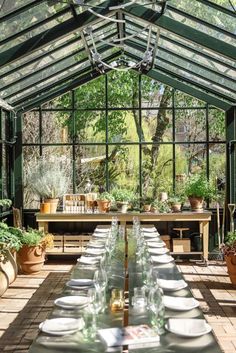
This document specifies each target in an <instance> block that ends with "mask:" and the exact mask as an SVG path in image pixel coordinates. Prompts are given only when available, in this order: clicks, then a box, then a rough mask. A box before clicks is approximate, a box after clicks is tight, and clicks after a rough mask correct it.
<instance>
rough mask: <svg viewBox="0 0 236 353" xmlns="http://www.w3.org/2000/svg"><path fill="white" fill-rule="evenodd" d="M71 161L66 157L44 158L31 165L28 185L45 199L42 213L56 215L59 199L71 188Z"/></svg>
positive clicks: (41, 208) (41, 209) (28, 173)
mask: <svg viewBox="0 0 236 353" xmlns="http://www.w3.org/2000/svg"><path fill="white" fill-rule="evenodd" d="M69 163H70V162H69V160H68V159H65V158H64V157H56V156H51V157H48V156H47V157H46V156H42V157H41V158H40V159H39V160H36V161H33V162H31V163H30V164H29V167H28V172H27V178H26V179H27V183H28V186H29V187H30V188H31V190H32V191H33V192H34V193H35V194H37V195H38V196H40V198H41V199H43V203H42V204H41V207H40V211H41V212H45V213H55V212H56V209H57V205H58V202H59V198H60V197H61V196H63V195H64V194H66V193H67V192H68V190H69V188H70V173H71V172H70V170H71V169H70V166H69Z"/></svg>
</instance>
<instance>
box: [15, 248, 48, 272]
mask: <svg viewBox="0 0 236 353" xmlns="http://www.w3.org/2000/svg"><path fill="white" fill-rule="evenodd" d="M17 260H18V263H19V265H20V268H21V270H22V272H23V273H26V274H30V273H37V272H39V271H40V270H41V269H42V267H43V264H44V261H45V248H44V247H42V246H40V245H38V246H27V245H23V246H22V248H21V249H20V250H19V251H18V253H17Z"/></svg>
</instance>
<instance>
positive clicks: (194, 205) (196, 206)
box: [188, 197, 203, 212]
mask: <svg viewBox="0 0 236 353" xmlns="http://www.w3.org/2000/svg"><path fill="white" fill-rule="evenodd" d="M188 199H189V202H190V205H191V209H192V211H195V212H202V210H203V198H202V197H189V198H188Z"/></svg>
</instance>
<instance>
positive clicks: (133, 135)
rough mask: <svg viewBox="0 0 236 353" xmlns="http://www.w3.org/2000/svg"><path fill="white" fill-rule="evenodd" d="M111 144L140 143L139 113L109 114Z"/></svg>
mask: <svg viewBox="0 0 236 353" xmlns="http://www.w3.org/2000/svg"><path fill="white" fill-rule="evenodd" d="M108 141H109V142H122V141H124V142H138V141H139V112H138V110H134V111H132V112H131V111H125V110H114V111H111V112H109V113H108Z"/></svg>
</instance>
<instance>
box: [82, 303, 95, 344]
mask: <svg viewBox="0 0 236 353" xmlns="http://www.w3.org/2000/svg"><path fill="white" fill-rule="evenodd" d="M82 318H83V320H84V327H83V330H82V334H83V339H84V340H85V341H90V340H93V339H94V338H95V337H96V333H97V319H96V314H95V313H94V311H93V310H92V309H91V306H90V305H88V306H87V307H86V308H85V309H84V310H83V311H82Z"/></svg>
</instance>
